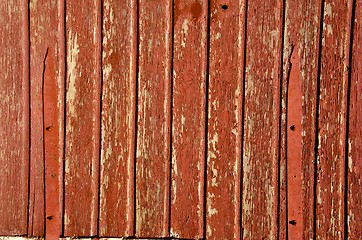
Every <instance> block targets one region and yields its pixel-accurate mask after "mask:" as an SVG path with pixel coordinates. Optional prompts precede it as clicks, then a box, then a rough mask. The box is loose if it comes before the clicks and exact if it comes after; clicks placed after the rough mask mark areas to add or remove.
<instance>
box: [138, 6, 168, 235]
mask: <svg viewBox="0 0 362 240" xmlns="http://www.w3.org/2000/svg"><path fill="white" fill-rule="evenodd" d="M138 7H139V9H138V13H139V33H138V34H139V62H138V93H137V94H138V102H137V109H138V113H137V140H136V141H137V149H136V236H137V237H148V236H153V237H168V236H169V210H170V206H169V198H170V162H171V161H170V154H171V149H170V145H171V144H170V141H171V64H172V59H171V56H172V4H171V2H170V1H168V0H162V1H149V0H140V1H139V6H138ZM150 223H153V224H150Z"/></svg>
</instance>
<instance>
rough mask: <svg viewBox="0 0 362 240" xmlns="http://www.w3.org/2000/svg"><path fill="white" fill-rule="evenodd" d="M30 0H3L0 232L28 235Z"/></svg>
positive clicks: (0, 35)
mask: <svg viewBox="0 0 362 240" xmlns="http://www.w3.org/2000/svg"><path fill="white" fill-rule="evenodd" d="M27 3H28V2H27V1H20V0H19V1H16V0H13V1H2V2H1V3H0V13H1V14H0V42H1V47H0V66H1V71H0V98H1V101H0V116H1V117H0V166H1V167H0V176H1V177H0V186H1V187H0V216H1V217H0V235H5V236H6V235H26V234H27V216H28V213H27V211H28V173H29V147H30V146H29V23H28V5H27Z"/></svg>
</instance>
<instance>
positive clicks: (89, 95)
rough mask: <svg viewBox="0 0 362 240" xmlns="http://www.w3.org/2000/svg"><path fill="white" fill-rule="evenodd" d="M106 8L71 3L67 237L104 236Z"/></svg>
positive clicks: (94, 2)
mask: <svg viewBox="0 0 362 240" xmlns="http://www.w3.org/2000/svg"><path fill="white" fill-rule="evenodd" d="M100 3H101V2H100V1H98V0H83V1H67V2H66V54H67V66H66V70H67V76H66V120H65V121H66V126H65V127H66V133H65V134H66V136H65V143H66V146H65V175H64V182H65V185H64V188H65V196H64V205H65V206H64V235H65V236H95V235H97V232H98V229H97V226H98V223H97V222H98V187H99V186H98V184H99V181H98V180H99V149H100V99H101V92H100V91H101V28H100V23H101V22H100V20H101V19H100V17H101V14H100V13H101V11H100V10H101V4H100Z"/></svg>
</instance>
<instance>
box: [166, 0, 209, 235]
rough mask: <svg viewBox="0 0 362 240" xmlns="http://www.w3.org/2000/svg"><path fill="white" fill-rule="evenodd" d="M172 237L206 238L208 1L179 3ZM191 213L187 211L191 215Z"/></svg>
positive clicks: (175, 40)
mask: <svg viewBox="0 0 362 240" xmlns="http://www.w3.org/2000/svg"><path fill="white" fill-rule="evenodd" d="M174 13H175V16H174V51H173V99H172V100H173V104H172V187H171V209H170V213H171V216H170V217H171V219H170V221H171V223H170V225H171V226H170V234H171V236H173V237H181V238H188V239H194V238H202V237H203V235H204V233H203V232H204V218H203V216H204V173H205V150H204V148H205V121H206V120H205V117H206V116H205V108H206V64H207V46H208V45H207V13H208V4H207V1H199V0H197V1H194V0H189V1H175V6H174ZM186 209H187V211H186Z"/></svg>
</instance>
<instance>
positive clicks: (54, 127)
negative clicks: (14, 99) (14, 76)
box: [28, 1, 65, 237]
mask: <svg viewBox="0 0 362 240" xmlns="http://www.w3.org/2000/svg"><path fill="white" fill-rule="evenodd" d="M29 4H30V5H29V10H30V46H31V48H30V73H31V74H30V92H31V96H30V104H31V106H30V109H31V119H30V120H31V147H30V157H31V162H30V198H29V200H30V202H29V223H28V224H29V227H28V235H29V236H44V234H45V231H44V229H45V221H46V220H45V219H46V218H44V214H45V215H46V216H47V217H48V218H49V219H48V220H47V224H46V225H47V227H46V229H47V232H48V233H51V234H50V235H49V234H47V236H48V237H57V236H58V237H59V236H60V235H61V225H62V224H61V218H62V217H61V202H62V197H61V196H62V194H61V191H60V187H61V186H60V185H61V182H62V176H61V175H62V170H61V169H62V167H61V166H62V153H63V148H62V145H63V136H62V133H63V122H64V120H63V116H64V112H63V109H64V99H63V98H64V60H65V59H64V46H63V45H64V31H63V30H62V29H61V25H62V22H63V19H64V17H63V16H62V15H61V6H62V4H60V5H59V3H58V1H47V2H44V1H30V3H29ZM43 125H44V126H43ZM44 135H45V136H44ZM44 151H45V152H44ZM45 169H46V171H45ZM44 174H45V175H44ZM44 181H46V182H44ZM45 186H46V188H44V187H45ZM45 196H46V198H45ZM45 206H46V207H45Z"/></svg>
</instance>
